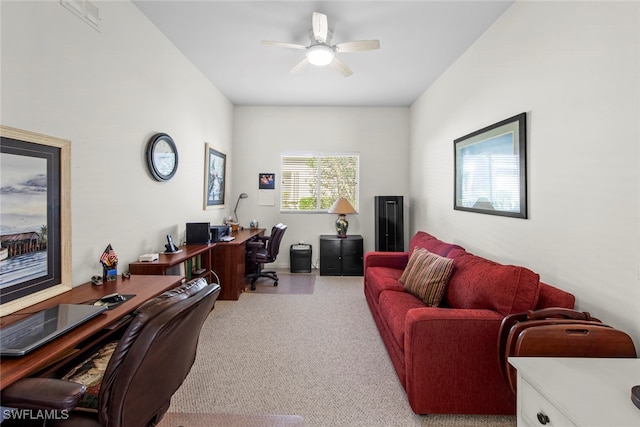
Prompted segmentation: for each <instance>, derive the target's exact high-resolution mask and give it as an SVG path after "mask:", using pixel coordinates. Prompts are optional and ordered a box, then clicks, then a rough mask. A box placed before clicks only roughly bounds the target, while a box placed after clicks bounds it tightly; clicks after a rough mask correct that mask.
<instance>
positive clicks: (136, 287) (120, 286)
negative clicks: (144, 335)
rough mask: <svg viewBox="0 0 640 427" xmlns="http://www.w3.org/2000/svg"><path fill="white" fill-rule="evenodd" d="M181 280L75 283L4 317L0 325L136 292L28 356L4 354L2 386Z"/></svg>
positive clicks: (0, 369)
mask: <svg viewBox="0 0 640 427" xmlns="http://www.w3.org/2000/svg"><path fill="white" fill-rule="evenodd" d="M181 282H182V276H131V278H130V279H122V278H121V277H120V276H118V279H117V280H116V281H115V282H105V283H104V284H103V285H102V286H94V285H92V284H91V283H86V284H84V285H80V286H76V287H75V288H73V289H71V290H70V291H68V292H65V293H63V294H60V295H57V296H55V297H53V298H50V299H48V300H45V301H42V302H40V303H37V304H34V305H32V306H30V307H27V308H25V309H22V310H20V311H16V312H15V313H12V314H9V315H7V316H4V317H2V318H1V319H0V327H2V326H6V325H9V324H11V323H13V322H16V321H18V320H20V319H23V318H24V317H25V315H26V314H31V313H35V312H37V311H40V310H44V309H45V308H49V307H53V306H55V305H57V304H83V303H87V302H93V301H95V300H97V299H100V298H101V297H103V296H105V295H108V294H111V293H114V292H118V293H120V294H135V295H136V296H135V297H133V298H131V299H129V300H127V301H126V302H124V303H122V304H121V305H119V306H117V307H114V308H112V309H111V310H109V311H105V312H104V313H101V314H99V315H98V316H97V317H94V318H93V319H91V320H89V321H88V322H86V323H83V324H82V325H80V326H78V327H77V328H75V329H73V330H71V331H69V332H67V333H66V334H64V335H62V336H61V337H58V338H56V339H54V340H53V341H51V342H50V343H48V344H46V345H44V346H42V347H40V348H38V349H36V350H34V351H32V352H31V353H29V354H27V355H25V356H22V357H3V358H2V359H1V360H2V363H0V386H1V388H5V387H7V386H9V385H11V384H13V383H14V382H16V381H17V380H19V379H21V378H24V377H27V376H29V375H32V374H34V373H36V372H38V371H40V370H42V369H44V368H46V367H47V366H49V365H51V364H52V363H54V362H56V361H58V360H60V359H61V358H64V357H66V356H68V355H70V354H71V352H72V351H73V350H74V349H75V348H77V347H81V346H82V344H83V343H84V342H86V341H88V340H91V339H92V338H94V337H97V336H100V335H103V334H102V333H101V332H105V331H108V330H109V329H115V328H117V327H118V326H119V325H120V324H121V321H122V318H123V317H124V316H126V315H127V314H129V313H131V312H132V311H134V310H135V309H136V308H138V307H139V306H141V305H142V304H143V303H144V302H146V301H147V300H150V299H151V298H153V297H155V296H157V295H160V294H161V293H163V292H164V291H166V290H169V289H172V288H174V287H176V286H179V285H180V284H181ZM1 332H2V331H1V330H0V333H1Z"/></svg>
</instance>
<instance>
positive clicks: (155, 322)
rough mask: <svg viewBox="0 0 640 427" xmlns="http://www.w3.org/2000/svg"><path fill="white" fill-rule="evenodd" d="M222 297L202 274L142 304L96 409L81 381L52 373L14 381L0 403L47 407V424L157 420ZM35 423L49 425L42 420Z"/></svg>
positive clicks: (130, 425) (124, 425) (126, 426)
mask: <svg viewBox="0 0 640 427" xmlns="http://www.w3.org/2000/svg"><path fill="white" fill-rule="evenodd" d="M219 294H220V285H218V284H211V285H210V284H208V283H207V282H206V280H204V279H202V278H201V279H195V280H192V281H190V282H187V283H185V284H183V285H181V286H179V287H177V288H175V289H173V290H170V291H167V292H165V293H164V294H162V295H160V296H158V297H156V298H154V299H152V300H149V301H147V302H146V303H145V304H143V305H142V306H140V308H139V309H138V310H137V311H136V312H135V313H134V316H133V319H132V320H131V322H130V324H129V326H128V327H127V329H126V330H125V332H124V333H123V335H122V337H121V338H120V340H119V341H118V344H117V347H116V348H115V351H114V352H113V355H112V356H111V358H110V359H109V362H108V364H107V367H106V370H105V371H104V377H103V378H102V382H101V384H100V389H99V394H98V401H97V409H93V410H85V409H82V410H81V409H80V408H77V405H78V403H79V401H80V399H81V397H82V396H83V395H84V393H85V389H86V387H85V386H84V385H82V384H79V383H75V382H70V381H65V380H61V379H55V378H25V379H23V380H20V381H18V382H16V383H15V384H12V385H11V386H9V387H7V388H6V389H4V390H3V391H2V396H1V399H2V406H3V407H10V408H21V409H32V410H43V411H49V412H48V414H49V416H48V417H49V418H57V419H49V420H47V421H46V425H47V426H75V427H84V426H93V427H97V426H109V427H137V426H152V425H156V424H157V423H158V422H159V421H160V419H162V417H163V416H164V414H165V412H166V411H167V409H168V408H169V404H170V402H171V396H172V395H173V394H174V393H175V391H176V390H177V389H178V388H179V387H180V385H181V384H182V382H183V381H184V379H185V378H186V376H187V374H188V373H189V371H190V370H191V366H192V365H193V362H194V361H195V356H196V349H197V345H198V339H199V336H200V330H201V328H202V325H203V323H204V321H205V320H206V318H207V316H208V315H209V313H210V312H211V310H212V309H213V305H214V302H215V300H216V299H217V298H218V295H219ZM74 409H75V410H74ZM56 414H57V415H58V416H56ZM9 421H11V423H10V424H9V425H30V424H28V423H27V422H25V421H17V420H9ZM4 425H5V424H4V423H3V427H4ZM38 425H44V424H43V421H42V419H41V420H39V424H38Z"/></svg>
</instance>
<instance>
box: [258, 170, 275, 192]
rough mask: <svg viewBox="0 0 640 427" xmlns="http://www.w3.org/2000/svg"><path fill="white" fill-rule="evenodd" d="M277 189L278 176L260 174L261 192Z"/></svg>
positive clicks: (259, 187) (259, 185)
mask: <svg viewBox="0 0 640 427" xmlns="http://www.w3.org/2000/svg"><path fill="white" fill-rule="evenodd" d="M275 188H276V174H275V173H260V174H259V175H258V189H260V190H274V189H275Z"/></svg>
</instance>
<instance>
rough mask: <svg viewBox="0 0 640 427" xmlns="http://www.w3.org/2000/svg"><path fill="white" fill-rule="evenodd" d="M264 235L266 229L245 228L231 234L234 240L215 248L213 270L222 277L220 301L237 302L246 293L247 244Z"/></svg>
mask: <svg viewBox="0 0 640 427" xmlns="http://www.w3.org/2000/svg"><path fill="white" fill-rule="evenodd" d="M263 234H264V228H245V229H243V230H238V231H234V232H232V233H231V235H232V236H233V237H235V239H234V240H232V241H230V242H217V243H216V244H215V247H214V248H213V251H212V252H213V270H214V271H215V272H216V274H217V275H218V276H219V277H220V285H221V286H222V291H221V292H220V296H219V297H218V299H219V300H237V299H238V298H240V294H241V293H242V292H243V291H244V277H245V275H246V273H247V272H246V263H245V260H246V251H247V242H248V241H250V240H252V239H254V238H255V237H256V236H261V235H263Z"/></svg>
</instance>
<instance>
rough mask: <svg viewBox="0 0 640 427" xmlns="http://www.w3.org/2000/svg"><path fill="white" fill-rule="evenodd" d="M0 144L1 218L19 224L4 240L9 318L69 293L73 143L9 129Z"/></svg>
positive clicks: (0, 281) (0, 290) (1, 309)
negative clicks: (0, 171) (18, 311)
mask: <svg viewBox="0 0 640 427" xmlns="http://www.w3.org/2000/svg"><path fill="white" fill-rule="evenodd" d="M0 140H1V143H0V169H1V170H2V174H0V188H2V191H1V192H0V217H1V218H2V221H1V222H2V224H3V226H11V225H12V224H13V223H15V224H14V225H13V229H14V230H15V232H14V233H12V234H10V235H9V234H4V235H3V236H2V258H3V259H2V261H0V262H1V264H0V273H1V275H0V277H1V278H0V299H1V300H2V302H3V304H2V305H0V316H5V315H7V314H10V313H13V312H14V311H17V310H20V309H22V308H25V307H28V306H31V305H33V304H36V303H38V302H41V301H44V300H46V299H49V298H51V297H54V296H56V295H59V294H61V293H64V292H67V291H69V290H71V287H72V283H71V192H70V188H71V141H68V140H65V139H61V138H56V137H52V136H47V135H42V134H38V133H35V132H29V131H25V130H20V129H15V128H11V127H8V126H0ZM25 220H27V221H28V225H29V226H28V227H25ZM5 255H6V257H5ZM26 258H29V260H26ZM26 261H28V262H26ZM27 265H28V266H27Z"/></svg>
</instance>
